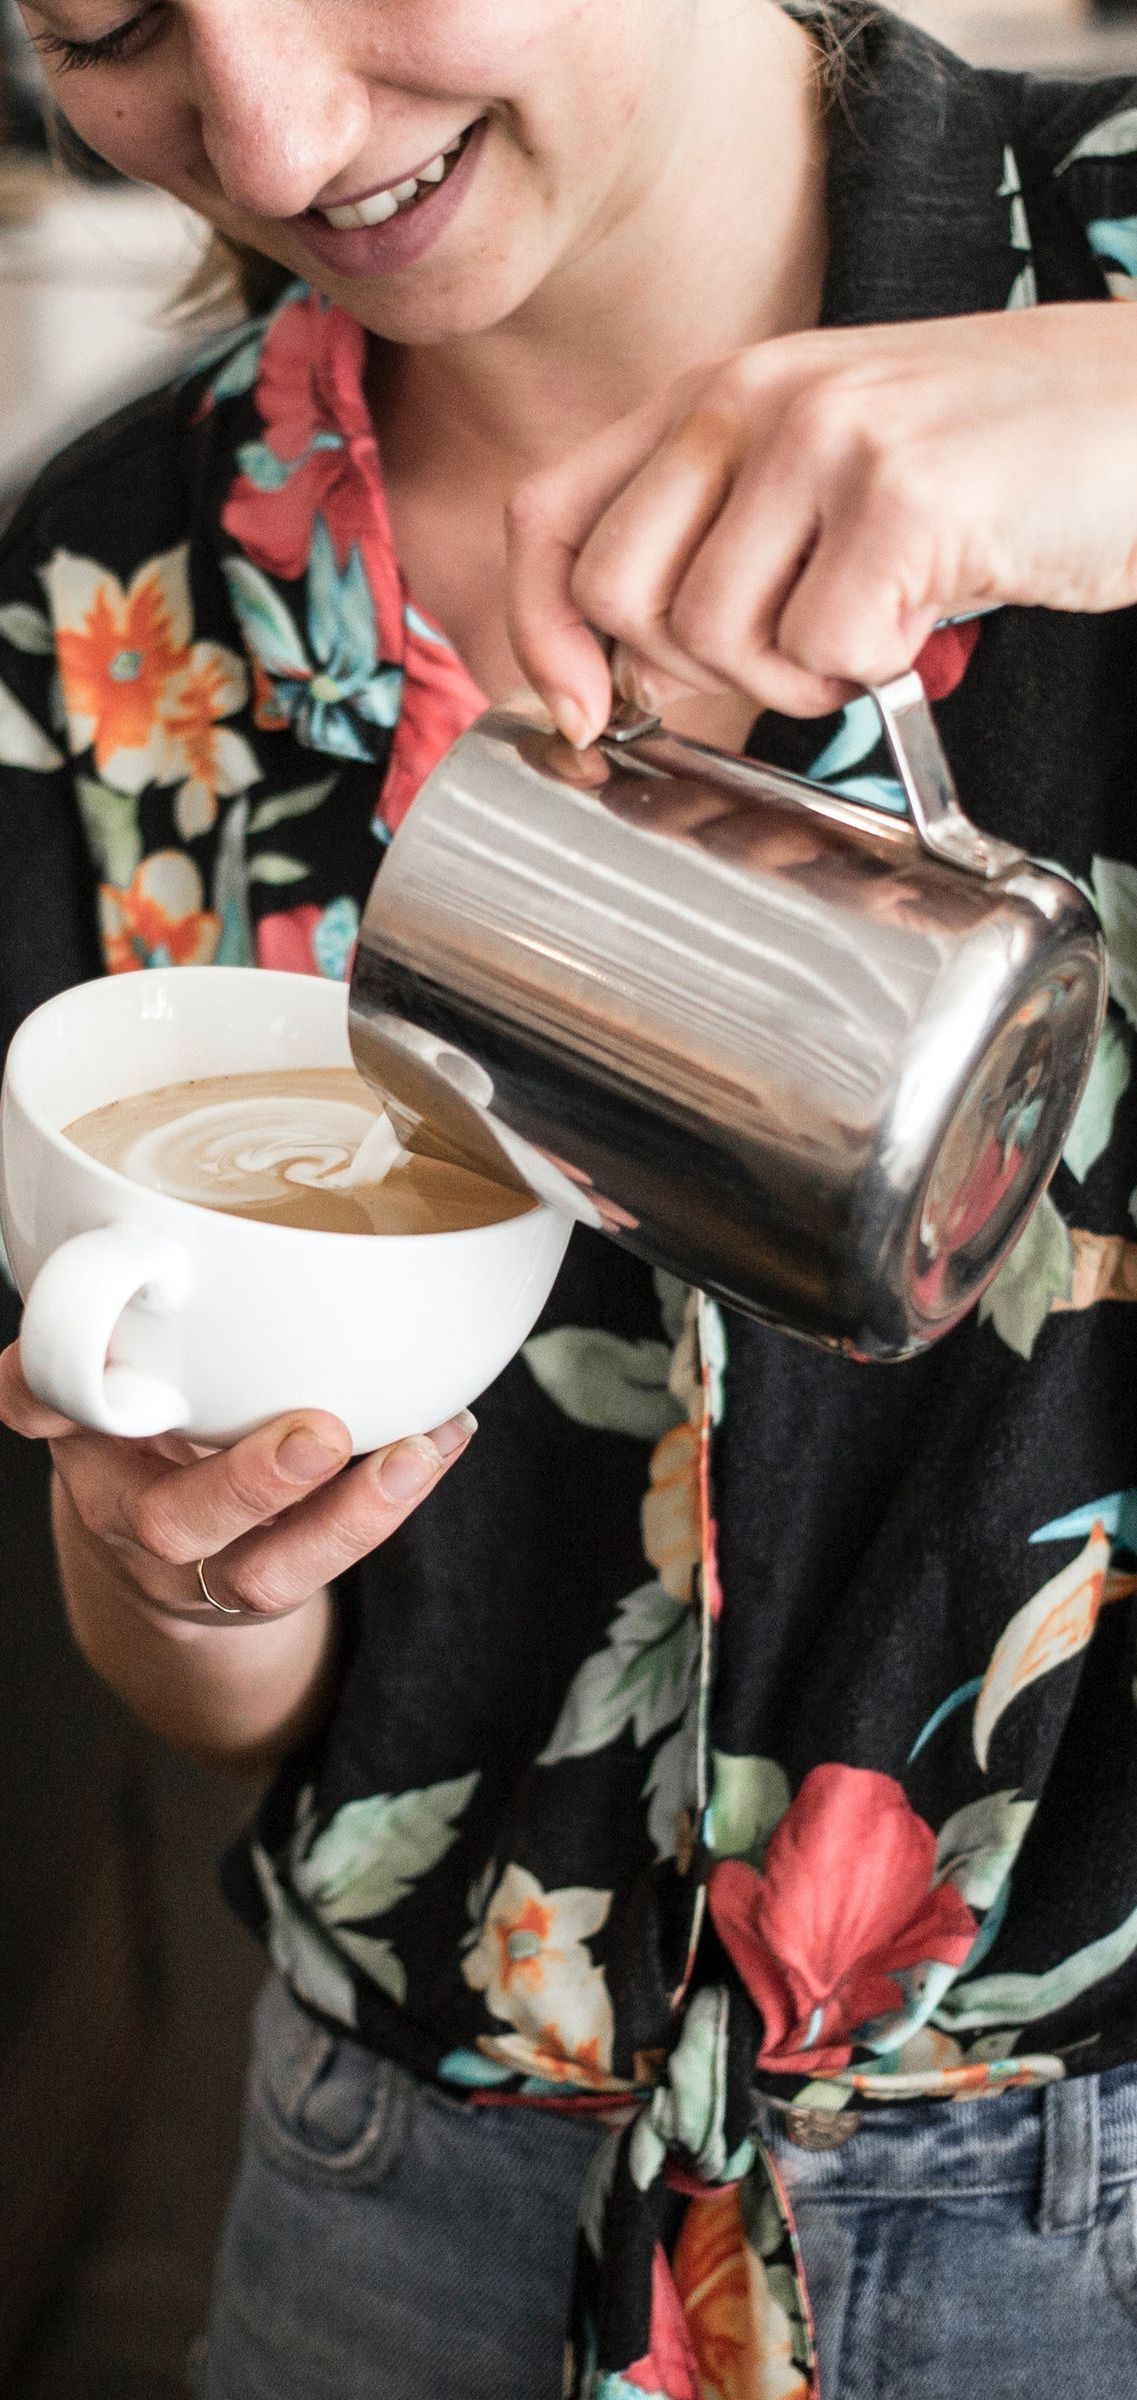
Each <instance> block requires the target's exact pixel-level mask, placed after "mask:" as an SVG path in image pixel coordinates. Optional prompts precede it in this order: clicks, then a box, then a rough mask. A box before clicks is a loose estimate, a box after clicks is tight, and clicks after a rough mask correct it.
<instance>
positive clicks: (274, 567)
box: [221, 292, 402, 665]
mask: <svg viewBox="0 0 1137 2400" xmlns="http://www.w3.org/2000/svg"><path fill="white" fill-rule="evenodd" d="M366 356H367V337H366V334H365V333H364V331H363V328H362V326H361V325H358V324H357V323H356V321H355V319H354V317H349V316H348V315H347V314H346V312H345V311H344V310H343V309H342V308H330V307H328V305H327V303H326V302H325V301H323V300H321V299H320V298H319V296H318V295H317V294H316V293H314V292H306V293H304V294H302V295H301V296H300V297H299V298H298V299H296V300H292V301H290V302H288V304H287V305H286V306H285V307H284V308H282V309H280V310H279V311H278V313H277V315H276V316H275V317H274V319H273V321H272V324H271V325H270V326H269V329H268V332H267V334H266V335H265V339H264V343H263V345H262V349H261V361H260V371H259V373H258V376H257V384H256V397H257V406H258V408H259V410H260V413H261V417H262V419H263V421H264V440H265V444H266V447H267V448H268V450H269V451H270V452H271V454H272V457H273V458H274V459H275V460H276V461H277V463H278V465H280V466H284V467H291V468H292V472H291V473H290V474H289V475H288V477H287V479H286V480H285V481H284V482H283V483H282V484H280V485H279V488H277V489H276V490H271V489H262V487H261V486H260V485H259V484H258V483H257V482H256V480H255V479H254V476H253V475H250V474H246V473H242V474H240V475H238V477H237V478H236V481H235V482H234V484H233V486H232V489H231V491H230V493H229V496H228V498H227V500H226V502H225V506H224V509H223V510H222V516H221V522H222V524H223V525H224V527H225V531H226V533H228V534H231V535H232V538H233V540H234V541H235V542H237V543H238V544H239V546H240V548H241V549H242V550H243V551H244V553H245V556H246V557H247V558H250V559H251V560H252V562H253V564H254V566H257V567H260V568H261V569H262V570H263V572H264V573H265V574H267V575H279V576H282V577H284V578H285V580H286V581H289V582H291V581H295V579H296V578H297V577H299V576H301V575H304V574H305V573H306V572H307V567H308V559H309V554H310V552H311V547H312V528H313V525H314V523H315V519H316V516H317V514H319V515H320V516H321V517H322V518H323V520H324V523H325V524H326V526H327V528H328V532H329V534H330V536H331V542H332V548H333V551H334V553H335V559H336V565H337V567H338V568H339V570H340V572H341V573H342V571H343V569H344V567H345V566H346V565H347V561H348V558H349V557H350V555H351V552H352V550H353V549H357V550H359V552H360V553H361V555H362V558H363V563H364V567H365V569H366V573H367V580H368V583H369V585H370V587H371V597H372V600H373V602H374V605H375V614H376V627H377V631H378V653H379V656H380V657H381V658H384V659H387V660H389V661H390V662H391V663H392V664H394V665H398V664H399V662H400V660H401V658H402V594H401V592H400V589H399V579H398V574H397V571H396V568H395V560H394V551H393V547H392V543H391V535H390V530H389V527H388V523H387V508H386V502H385V500H384V496H383V483H382V476H381V473H380V468H379V453H378V449H377V446H376V441H375V428H374V426H373V424H372V422H371V415H370V411H369V409H368V406H367V401H366V397H365V394H364V388H363V374H364V366H365V363H366Z"/></svg>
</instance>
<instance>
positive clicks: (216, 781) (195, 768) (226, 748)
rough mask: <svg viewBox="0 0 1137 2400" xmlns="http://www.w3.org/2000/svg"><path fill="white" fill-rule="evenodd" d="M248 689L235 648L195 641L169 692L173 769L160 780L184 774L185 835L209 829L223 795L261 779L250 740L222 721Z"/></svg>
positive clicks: (180, 819)
mask: <svg viewBox="0 0 1137 2400" xmlns="http://www.w3.org/2000/svg"><path fill="white" fill-rule="evenodd" d="M245 691H246V680H245V670H244V668H243V666H242V665H241V662H240V660H239V659H238V658H236V657H235V656H234V655H233V653H232V652H231V651H229V650H223V649H222V648H221V647H220V644H218V643H216V642H195V643H194V646H193V649H192V650H191V652H190V663H189V666H188V667H187V669H186V671H185V673H184V675H181V676H179V677H178V678H177V679H176V681H175V682H174V683H172V684H171V686H170V689H169V691H168V693H167V695H166V716H165V733H166V739H167V743H168V745H169V751H170V762H169V763H170V767H171V768H172V772H170V771H168V772H167V773H166V774H165V775H164V776H163V777H162V778H161V780H162V781H163V782H170V783H172V782H173V781H175V779H176V778H177V776H178V775H180V774H182V773H184V774H185V776H186V780H185V782H184V783H183V784H182V788H181V790H180V792H179V793H178V796H177V799H176V800H175V802H174V820H175V823H176V825H177V828H178V832H179V833H180V834H181V836H182V839H183V841H187V842H189V841H192V840H193V838H194V835H195V834H198V833H208V831H209V828H210V826H211V825H212V823H213V821H214V818H215V817H216V815H217V802H218V798H219V796H220V795H222V794H226V795H227V794H229V793H231V792H244V791H247V790H248V788H249V785H250V784H251V783H255V782H257V781H258V779H259V776H260V768H259V767H258V765H257V762H256V760H255V758H254V757H253V754H252V751H251V750H250V748H249V745H248V743H247V742H246V741H245V740H244V739H243V737H242V736H241V735H240V734H239V733H234V732H232V730H231V729H230V728H229V727H228V726H225V725H222V724H221V722H220V719H221V718H222V717H227V716H231V715H232V714H233V712H234V711H235V710H236V709H238V708H240V707H241V706H242V703H243V701H244V698H245Z"/></svg>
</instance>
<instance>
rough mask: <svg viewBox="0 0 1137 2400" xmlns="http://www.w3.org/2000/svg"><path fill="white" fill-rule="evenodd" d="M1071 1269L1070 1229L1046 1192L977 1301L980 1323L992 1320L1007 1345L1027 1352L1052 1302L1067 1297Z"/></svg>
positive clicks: (1024, 1355)
mask: <svg viewBox="0 0 1137 2400" xmlns="http://www.w3.org/2000/svg"><path fill="white" fill-rule="evenodd" d="M1073 1275H1074V1269H1073V1253H1072V1251H1071V1247H1070V1234H1069V1229H1068V1227H1067V1226H1066V1225H1065V1223H1064V1222H1063V1220H1062V1218H1061V1217H1060V1216H1059V1214H1058V1211H1057V1209H1056V1208H1055V1206H1054V1202H1053V1200H1052V1199H1051V1198H1050V1195H1049V1193H1046V1194H1044V1196H1043V1198H1042V1199H1041V1200H1040V1201H1039V1203H1038V1206H1037V1208H1036V1209H1035V1211H1034V1215H1033V1216H1032V1217H1031V1218H1030V1220H1029V1222H1028V1223H1027V1225H1026V1226H1025V1228H1024V1230H1023V1232H1022V1233H1021V1234H1020V1235H1019V1238H1018V1241H1017V1242H1016V1243H1015V1246H1014V1249H1013V1250H1012V1251H1011V1253H1010V1256H1009V1258H1006V1259H1004V1261H1003V1264H1002V1266H1001V1267H1000V1269H999V1272H998V1274H997V1275H996V1277H995V1280H994V1282H993V1283H990V1284H988V1286H987V1290H986V1291H985V1292H984V1294H983V1297H982V1299H981V1301H980V1303H979V1319H980V1323H981V1324H986V1323H989V1324H990V1325H992V1326H993V1327H994V1330H995V1332H996V1333H997V1334H998V1335H999V1338H1000V1340H1001V1341H1004V1342H1006V1344H1007V1347H1008V1349H1010V1350H1016V1351H1017V1352H1018V1355H1019V1357H1020V1358H1029V1357H1030V1355H1031V1352H1032V1350H1033V1349H1034V1345H1035V1343H1036V1341H1037V1340H1038V1336H1039V1334H1040V1333H1041V1331H1042V1328H1043V1326H1044V1325H1045V1323H1046V1320H1047V1317H1048V1316H1049V1314H1050V1308H1051V1303H1052V1302H1053V1301H1055V1300H1068V1299H1069V1297H1070V1292H1071V1289H1072V1286H1073Z"/></svg>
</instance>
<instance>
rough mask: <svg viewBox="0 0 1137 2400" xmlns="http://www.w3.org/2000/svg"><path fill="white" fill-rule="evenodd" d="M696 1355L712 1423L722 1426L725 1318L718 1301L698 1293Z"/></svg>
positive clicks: (725, 1361)
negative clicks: (706, 1390)
mask: <svg viewBox="0 0 1137 2400" xmlns="http://www.w3.org/2000/svg"><path fill="white" fill-rule="evenodd" d="M698 1323H699V1357H700V1359H701V1360H702V1364H703V1368H704V1371H705V1373H706V1377H707V1383H708V1387H709V1388H708V1395H707V1397H708V1402H709V1406H710V1418H711V1423H712V1425H721V1424H722V1420H723V1410H724V1409H725V1407H726V1369H727V1340H726V1319H725V1318H724V1316H723V1313H722V1310H721V1308H720V1307H719V1304H718V1301H717V1300H708V1298H707V1295H706V1293H705V1292H700V1294H699V1319H698Z"/></svg>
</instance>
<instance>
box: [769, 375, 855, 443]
mask: <svg viewBox="0 0 1137 2400" xmlns="http://www.w3.org/2000/svg"><path fill="white" fill-rule="evenodd" d="M866 432H867V436H868V438H869V439H871V438H872V419H871V417H866V415H865V409H864V395H863V393H862V391H861V389H860V387H859V385H857V384H854V383H852V382H851V381H848V380H846V378H845V377H844V376H843V375H832V374H830V375H826V376H824V377H822V378H819V379H818V380H817V381H816V382H813V383H808V384H806V385H805V387H804V388H803V389H802V390H801V391H799V392H795V394H794V396H793V398H792V400H790V401H789V402H788V404H787V407H786V415H785V436H786V441H787V445H788V447H789V449H790V451H791V454H795V455H799V456H800V455H806V456H808V455H811V454H813V455H819V456H821V457H823V458H827V457H830V456H831V455H832V453H833V452H834V451H836V450H840V449H842V448H843V447H845V446H846V445H847V444H848V443H849V441H850V440H851V439H853V438H857V439H859V440H860V439H864V438H865V436H866Z"/></svg>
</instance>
